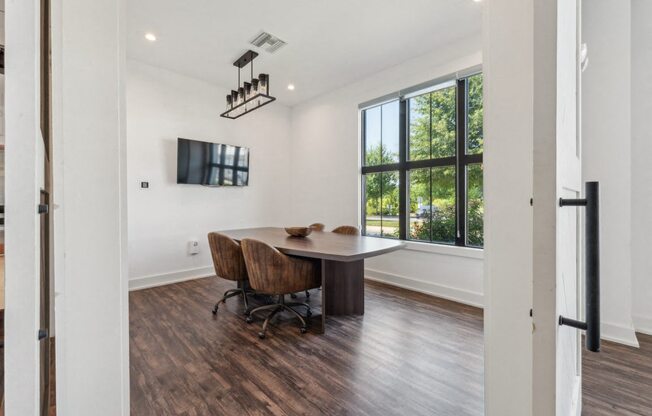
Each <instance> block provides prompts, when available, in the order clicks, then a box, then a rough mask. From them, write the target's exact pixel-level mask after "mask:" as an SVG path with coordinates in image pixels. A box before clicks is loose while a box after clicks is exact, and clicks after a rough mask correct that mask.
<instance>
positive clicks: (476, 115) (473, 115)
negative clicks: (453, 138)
mask: <svg viewBox="0 0 652 416" xmlns="http://www.w3.org/2000/svg"><path fill="white" fill-rule="evenodd" d="M468 93H469V96H468V106H469V109H468V112H469V114H468V121H467V123H468V128H467V130H468V137H467V140H466V153H467V154H470V155H473V154H478V153H482V147H483V144H484V136H483V131H482V120H483V110H482V74H478V75H474V76H472V77H470V78H469V92H468Z"/></svg>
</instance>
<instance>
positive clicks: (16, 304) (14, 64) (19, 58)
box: [5, 0, 44, 416]
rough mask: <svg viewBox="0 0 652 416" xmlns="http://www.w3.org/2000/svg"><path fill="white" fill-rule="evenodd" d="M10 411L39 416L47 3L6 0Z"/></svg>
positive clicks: (7, 367)
mask: <svg viewBox="0 0 652 416" xmlns="http://www.w3.org/2000/svg"><path fill="white" fill-rule="evenodd" d="M5 8H6V10H5V30H6V50H7V52H8V53H7V60H6V69H5V117H6V136H5V137H6V148H5V149H6V151H5V158H6V163H5V169H6V174H5V178H6V182H5V183H6V185H5V193H6V197H5V201H6V206H5V216H6V218H7V221H6V224H5V245H6V252H5V253H6V261H5V305H6V307H5V308H6V309H5V412H6V414H7V415H8V416H14V415H16V416H17V415H25V416H37V415H38V414H39V409H40V406H39V401H40V400H39V391H40V385H39V342H38V339H37V338H38V337H37V334H38V329H39V290H40V283H39V281H40V279H39V271H40V263H39V251H40V250H39V241H40V235H39V230H40V218H39V217H38V214H37V207H38V203H39V195H40V187H41V186H42V185H43V183H44V167H43V159H42V158H43V155H44V153H43V152H44V143H43V139H42V137H41V133H40V131H41V130H40V98H39V97H40V78H39V61H40V37H39V34H40V19H39V12H40V2H39V0H7V1H6V2H5Z"/></svg>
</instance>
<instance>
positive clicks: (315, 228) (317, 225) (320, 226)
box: [308, 222, 326, 231]
mask: <svg viewBox="0 0 652 416" xmlns="http://www.w3.org/2000/svg"><path fill="white" fill-rule="evenodd" d="M308 227H310V228H311V229H312V230H313V231H324V228H326V226H325V225H324V224H322V223H320V222H316V223H314V224H310V225H309V226H308Z"/></svg>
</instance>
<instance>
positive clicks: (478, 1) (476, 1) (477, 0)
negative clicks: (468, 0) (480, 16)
mask: <svg viewBox="0 0 652 416" xmlns="http://www.w3.org/2000/svg"><path fill="white" fill-rule="evenodd" d="M473 1H474V2H475V3H480V2H481V1H482V0H473Z"/></svg>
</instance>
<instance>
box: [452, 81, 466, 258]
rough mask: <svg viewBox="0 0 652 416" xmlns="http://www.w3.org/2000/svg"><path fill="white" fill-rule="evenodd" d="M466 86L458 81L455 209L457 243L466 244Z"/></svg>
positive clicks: (459, 244) (458, 244)
mask: <svg viewBox="0 0 652 416" xmlns="http://www.w3.org/2000/svg"><path fill="white" fill-rule="evenodd" d="M466 86H467V80H466V79H460V80H458V81H457V89H456V95H457V106H456V107H457V111H456V113H457V114H456V119H455V120H456V129H455V130H456V136H457V137H456V148H457V151H456V153H457V154H456V156H457V157H456V168H455V170H456V177H457V185H456V188H457V189H456V192H455V194H456V201H455V210H456V211H457V212H456V215H455V218H456V228H457V232H456V235H455V245H457V246H464V245H466V236H465V234H466V166H465V164H464V161H465V156H466V108H467V105H466Z"/></svg>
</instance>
